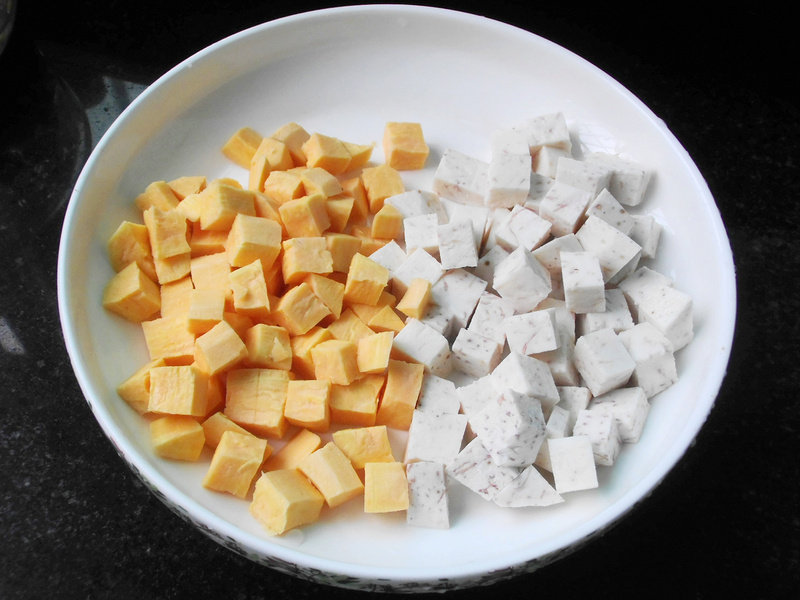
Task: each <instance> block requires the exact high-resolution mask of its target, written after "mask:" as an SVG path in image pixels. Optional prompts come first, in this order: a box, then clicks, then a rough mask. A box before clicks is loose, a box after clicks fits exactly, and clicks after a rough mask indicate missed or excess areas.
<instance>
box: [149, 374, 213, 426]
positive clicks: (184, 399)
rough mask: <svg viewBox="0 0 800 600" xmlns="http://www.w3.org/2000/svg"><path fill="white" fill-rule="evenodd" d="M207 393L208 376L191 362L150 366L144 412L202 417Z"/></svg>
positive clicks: (204, 412) (204, 411)
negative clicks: (146, 401)
mask: <svg viewBox="0 0 800 600" xmlns="http://www.w3.org/2000/svg"><path fill="white" fill-rule="evenodd" d="M207 394H208V376H207V375H205V374H204V373H202V372H201V371H199V370H198V369H196V368H194V367H193V366H191V365H180V366H161V367H153V368H151V369H150V400H149V402H148V404H147V412H151V413H161V414H170V415H187V416H192V417H202V416H204V415H205V414H206V397H207Z"/></svg>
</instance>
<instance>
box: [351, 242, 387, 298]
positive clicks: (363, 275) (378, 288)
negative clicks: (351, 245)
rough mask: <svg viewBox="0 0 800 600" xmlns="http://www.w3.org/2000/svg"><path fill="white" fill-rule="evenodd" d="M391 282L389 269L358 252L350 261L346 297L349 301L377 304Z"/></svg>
mask: <svg viewBox="0 0 800 600" xmlns="http://www.w3.org/2000/svg"><path fill="white" fill-rule="evenodd" d="M387 283H389V269H387V268H386V267H384V266H383V265H381V264H378V263H377V262H375V261H374V260H372V259H370V258H368V257H366V256H364V255H363V254H356V255H355V256H353V259H352V260H351V261H350V269H349V271H348V272H347V283H345V289H344V297H345V300H346V301H347V302H358V303H362V304H377V302H378V299H379V298H380V296H381V292H383V290H384V289H385V288H386V284H387Z"/></svg>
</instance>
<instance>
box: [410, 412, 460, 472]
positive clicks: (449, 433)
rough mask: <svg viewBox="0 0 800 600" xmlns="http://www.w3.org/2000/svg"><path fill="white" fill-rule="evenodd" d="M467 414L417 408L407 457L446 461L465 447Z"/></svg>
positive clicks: (411, 460) (420, 459) (411, 459)
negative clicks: (463, 445) (444, 412)
mask: <svg viewBox="0 0 800 600" xmlns="http://www.w3.org/2000/svg"><path fill="white" fill-rule="evenodd" d="M466 429H467V417H466V415H462V414H460V413H455V414H454V413H447V414H439V413H431V412H426V411H422V410H419V409H414V413H413V416H412V417H411V425H410V426H409V428H408V442H407V443H406V451H405V456H404V458H403V461H404V462H406V463H411V462H417V461H422V460H427V461H433V462H442V463H446V462H448V461H449V460H452V459H453V458H455V456H456V455H457V454H458V453H459V452H460V451H461V443H462V441H463V440H464V432H465V431H466Z"/></svg>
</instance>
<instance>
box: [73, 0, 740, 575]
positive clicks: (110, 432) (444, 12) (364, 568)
mask: <svg viewBox="0 0 800 600" xmlns="http://www.w3.org/2000/svg"><path fill="white" fill-rule="evenodd" d="M387 10H389V11H394V13H396V14H398V15H400V16H408V17H416V18H419V17H422V18H425V17H429V16H431V15H438V16H447V17H449V18H452V19H455V20H464V21H466V22H469V23H472V24H477V23H479V24H480V25H481V26H488V27H494V28H500V29H502V30H504V31H509V32H510V31H516V32H517V33H521V34H523V35H527V36H533V37H535V38H538V40H539V41H540V42H542V43H545V44H548V45H551V47H552V48H553V49H557V50H558V51H559V52H563V53H566V55H567V56H569V58H570V59H571V60H577V61H580V62H582V63H583V64H584V65H585V66H587V67H588V68H590V69H592V70H594V72H595V73H597V74H599V75H601V76H603V77H604V78H605V79H606V81H607V82H608V83H609V84H610V85H612V86H614V87H615V88H616V90H617V91H618V92H621V93H622V94H623V95H625V96H627V97H628V98H629V99H630V100H632V101H633V102H634V103H635V104H636V105H637V106H638V107H639V108H640V110H643V111H645V112H646V113H647V114H649V115H650V116H651V117H652V119H653V121H654V122H655V123H657V124H658V126H659V127H661V128H662V129H663V131H662V133H664V134H665V135H667V136H668V137H669V139H670V140H671V141H672V142H673V144H672V145H673V149H675V150H677V152H678V153H679V154H680V156H681V158H682V160H683V161H684V162H685V163H686V164H687V166H688V167H689V169H690V171H691V172H692V173H693V176H694V177H695V178H696V180H697V184H698V186H699V187H700V189H702V190H703V193H704V194H705V193H707V195H708V198H709V199H710V200H711V203H712V205H713V206H714V208H716V204H715V202H714V201H713V198H712V196H711V192H710V190H709V189H708V186H707V183H706V181H705V180H704V179H703V177H702V175H701V174H700V172H699V170H698V169H697V167H696V165H695V164H694V162H693V161H692V159H691V158H690V156H689V154H688V152H687V151H686V150H685V148H684V147H683V146H682V145H681V144H680V142H678V140H677V139H676V138H675V137H674V135H673V134H672V133H671V132H670V131H669V129H668V128H667V126H666V124H665V123H664V122H663V121H662V120H661V119H659V118H658V117H656V116H655V114H653V113H652V111H651V110H650V109H649V108H648V107H646V106H645V105H644V104H643V103H642V102H641V100H639V99H638V97H636V96H635V95H633V94H632V93H631V92H630V91H629V90H627V89H626V88H624V87H623V86H622V85H621V84H619V83H618V82H617V81H616V80H614V79H613V78H611V77H610V76H609V75H607V74H606V73H605V72H604V71H602V70H600V69H599V68H598V67H596V66H594V65H593V64H591V63H589V62H588V61H586V60H585V59H583V58H582V57H580V56H579V55H577V54H575V53H573V52H572V51H570V50H568V49H566V48H563V47H561V46H559V45H557V44H555V43H554V42H551V41H549V40H547V39H545V38H542V37H541V36H539V35H537V34H535V33H532V32H530V31H527V30H524V29H521V28H519V27H517V26H515V25H511V24H508V23H504V22H501V21H498V20H495V19H492V18H488V17H483V16H480V15H477V14H473V13H469V12H464V11H458V10H453V9H447V8H438V7H432V6H417V5H395V4H372V5H351V6H340V7H332V8H325V9H318V10H310V11H307V12H303V13H299V14H295V15H289V16H286V17H281V18H278V19H275V20H272V21H268V22H265V23H261V24H258V25H255V26H252V27H248V28H246V29H243V30H241V31H239V32H237V33H234V34H232V35H230V36H227V37H225V38H222V39H220V40H219V41H217V42H215V43H213V44H211V45H209V46H207V47H206V48H204V49H202V50H200V51H198V52H196V53H195V54H193V55H192V56H190V57H188V58H186V59H185V60H183V61H181V62H180V63H179V64H177V65H176V66H174V67H173V68H171V69H170V70H168V71H167V72H166V73H164V74H163V75H162V76H161V77H159V78H158V79H157V80H156V81H155V82H154V83H153V84H152V85H150V86H148V88H147V89H145V90H144V91H143V92H142V93H141V94H140V95H139V96H138V97H137V98H135V99H134V100H133V101H132V102H131V104H130V105H129V106H128V107H126V109H125V110H124V111H122V113H121V114H120V115H119V117H118V118H117V119H116V120H115V121H114V122H113V123H112V125H111V126H110V127H109V129H108V131H107V132H106V133H105V134H104V135H103V136H102V138H101V139H100V141H99V142H98V144H97V146H96V147H95V148H94V149H93V151H92V153H91V155H90V156H89V158H88V160H87V161H86V163H85V165H84V167H83V169H82V170H81V173H80V175H79V177H78V179H77V181H76V184H75V186H74V189H73V192H72V194H71V197H70V199H69V203H68V205H67V209H66V213H65V217H64V224H63V227H62V235H61V240H60V244H59V252H58V266H57V288H58V293H57V299H58V307H59V315H60V321H61V328H62V335H63V338H64V342H65V345H66V349H67V352H68V355H69V357H70V361H71V364H72V367H73V370H74V372H75V376H76V379H77V380H78V383H79V385H80V388H81V390H82V393H83V395H84V397H85V399H86V401H87V403H88V404H89V406H90V408H91V410H92V412H93V414H94V416H95V419H96V420H97V422H98V423H99V425H100V426H101V428H102V429H103V431H104V433H105V435H106V437H107V438H108V439H109V440H110V441H111V442H112V444H113V446H114V447H115V449H116V451H117V452H118V453H119V454H120V456H121V457H122V458H123V459H124V460H125V461H126V462H127V463H128V465H129V466H130V467H131V469H132V470H133V471H134V472H135V473H136V475H137V476H138V477H139V478H140V479H141V480H142V481H144V482H145V483H146V484H147V485H148V487H149V488H150V489H151V490H152V491H153V492H154V493H156V495H157V496H158V497H159V498H160V499H161V500H162V501H164V502H165V503H166V504H167V505H168V506H170V508H172V509H173V510H175V511H176V512H178V513H179V514H181V516H183V517H184V518H187V519H189V520H190V521H192V522H193V523H194V524H195V525H196V526H198V527H199V528H200V529H201V530H203V531H204V532H205V533H207V534H208V535H210V536H212V537H214V538H215V539H216V540H217V541H218V542H220V543H223V544H224V545H226V546H228V547H231V548H232V549H234V550H236V551H237V552H239V553H240V554H244V555H246V556H248V557H249V558H251V559H254V560H257V561H259V562H266V563H267V564H268V565H269V566H271V567H273V568H276V569H278V570H281V571H284V572H289V573H294V574H297V572H298V570H300V571H302V572H304V573H305V574H306V575H307V576H310V577H312V578H314V579H316V580H318V581H322V582H324V583H333V584H335V585H345V586H347V587H353V586H354V587H362V586H363V585H371V586H388V587H390V588H392V589H399V588H401V587H402V586H404V585H405V586H409V587H415V586H420V585H421V586H425V589H430V587H431V586H437V585H444V586H445V587H452V586H453V585H458V586H460V585H462V584H463V585H467V584H470V585H471V584H474V583H475V582H480V581H489V580H492V581H493V580H495V579H497V578H499V577H503V576H510V575H513V574H515V573H517V572H519V571H521V570H522V571H527V570H530V569H531V568H533V567H535V566H540V565H541V564H546V563H548V562H551V561H552V560H554V559H555V558H558V557H559V556H561V555H562V554H563V553H565V552H571V551H573V550H575V549H576V548H577V547H579V546H580V545H582V544H583V543H585V542H586V541H588V540H589V539H591V538H592V537H593V536H594V535H596V534H597V533H598V532H602V531H605V530H607V529H608V528H609V527H612V526H613V525H615V524H617V523H618V522H619V521H620V519H621V517H622V516H624V515H625V514H627V513H628V512H630V511H631V510H632V509H633V508H634V507H636V506H637V505H638V504H639V503H640V502H641V501H643V500H644V499H646V498H647V497H648V496H649V495H650V494H652V493H653V491H654V490H655V489H656V488H657V487H658V486H659V484H660V483H661V482H662V481H663V479H664V478H665V477H666V475H667V474H668V473H669V472H670V471H671V470H672V469H673V467H674V466H675V464H676V463H677V462H678V461H679V460H680V458H681V457H682V456H683V455H684V454H685V453H686V451H687V450H688V449H689V447H690V446H691V445H692V443H693V441H694V439H695V438H696V436H697V434H698V433H699V431H700V429H701V428H702V426H703V424H704V423H705V421H706V419H707V418H708V416H709V414H710V412H711V410H712V408H713V406H714V403H715V400H716V396H717V395H718V393H719V390H720V388H721V386H722V382H723V379H724V376H725V369H726V366H727V363H728V361H729V358H730V351H731V346H732V342H733V334H734V328H735V320H736V282H735V270H734V266H733V257H732V253H731V252H730V241H729V240H728V239H727V235H726V234H725V227H724V224H723V223H722V219H721V216H720V215H719V212H718V209H717V212H716V215H715V216H717V217H719V227H720V229H719V230H718V231H716V232H715V233H716V235H718V236H722V237H723V238H724V240H723V241H725V242H727V249H728V256H729V257H730V264H729V265H728V268H727V269H726V272H727V271H729V274H730V279H729V281H728V283H729V286H730V287H729V289H727V290H725V292H726V293H727V294H728V300H729V301H728V302H727V303H726V304H725V307H726V310H727V314H726V315H725V323H726V326H727V327H726V332H725V333H726V339H724V340H721V341H723V342H724V343H725V346H726V348H727V351H725V352H723V353H722V354H717V355H715V358H714V363H713V366H712V367H711V368H710V373H711V374H713V377H712V378H711V379H710V380H709V387H710V388H713V390H715V393H714V394H713V395H712V396H711V397H710V398H709V399H708V401H707V402H705V403H701V404H699V405H698V406H696V407H695V409H694V410H693V411H692V414H691V416H690V418H688V419H687V427H686V428H685V429H684V431H683V432H682V438H680V440H679V443H676V444H675V445H674V446H673V447H672V448H673V449H675V452H674V453H673V455H672V456H671V457H670V458H669V459H668V460H662V461H661V462H659V463H658V467H659V468H657V469H654V470H653V471H651V472H649V473H648V476H647V478H645V479H642V480H640V481H639V482H638V483H637V484H636V485H635V486H634V487H633V488H631V489H630V490H629V491H628V492H627V493H626V494H625V495H624V496H623V497H622V498H621V499H620V500H619V501H618V502H616V503H615V504H614V505H612V506H611V507H609V508H607V509H606V510H604V511H602V512H600V513H599V514H597V515H595V516H594V517H593V518H592V519H590V520H588V521H587V522H585V523H584V524H583V525H582V526H580V527H577V528H576V529H575V530H574V531H572V532H570V535H568V536H565V538H564V539H561V538H559V542H558V543H555V542H554V543H553V544H552V547H551V548H549V550H547V551H545V552H544V553H543V554H542V555H539V556H535V557H531V558H530V560H528V561H521V562H519V563H518V564H513V565H509V564H508V562H507V561H504V562H503V564H493V563H492V562H491V561H488V560H487V562H486V563H482V564H481V565H474V564H466V565H459V566H458V567H451V568H449V569H448V570H447V573H446V576H445V577H444V579H443V577H442V574H441V570H440V569H439V570H437V571H434V570H433V569H428V570H426V569H418V568H414V569H407V570H405V569H400V570H398V569H391V568H384V567H376V566H371V565H359V564H352V563H340V562H336V561H332V560H329V559H327V558H324V557H317V556H312V555H309V554H306V553H304V552H302V551H299V550H296V549H294V548H292V547H287V546H281V545H275V544H271V543H270V542H269V541H268V540H267V541H265V540H263V539H261V538H258V537H256V536H253V535H251V534H249V533H248V532H246V531H243V530H241V529H239V528H238V527H236V526H235V525H233V524H232V523H229V522H228V521H226V520H225V519H222V518H220V517H219V516H217V515H216V514H214V513H213V512H212V511H210V510H208V509H207V508H205V507H203V506H202V505H200V504H199V503H198V502H196V501H195V500H193V499H192V498H190V497H187V496H185V495H184V494H183V492H181V491H180V490H179V489H177V488H176V487H175V486H174V484H172V483H171V482H170V481H169V480H168V479H167V478H165V477H163V476H162V475H161V474H160V473H159V472H158V471H157V470H156V469H153V468H149V465H148V460H147V458H146V457H144V456H142V455H140V454H139V452H138V451H137V450H136V449H135V448H134V447H133V446H132V445H131V443H129V441H128V440H127V438H126V435H125V433H124V432H122V431H121V430H120V428H119V427H118V425H116V424H115V422H114V417H113V415H111V414H110V412H109V410H108V409H107V408H106V407H105V406H104V404H103V402H101V401H98V400H97V398H96V393H95V389H94V386H93V384H92V381H91V377H90V375H89V373H88V372H87V368H86V365H85V364H84V360H83V357H82V356H81V354H80V348H79V342H78V335H79V334H78V330H77V329H76V324H75V322H74V315H75V313H76V310H77V307H75V306H73V302H72V299H71V298H70V296H69V294H68V293H67V290H68V288H69V282H68V278H67V277H68V272H69V265H70V257H71V255H72V246H73V243H74V240H75V237H76V236H79V235H80V234H79V232H78V228H79V223H77V222H76V220H75V219H76V217H75V214H76V212H77V206H78V203H79V202H80V199H81V194H82V190H83V188H84V186H85V184H86V182H87V180H88V179H89V178H90V177H91V175H92V171H93V169H94V166H95V163H96V161H97V160H98V157H99V156H100V155H101V154H102V153H103V151H104V149H105V148H106V146H107V145H108V144H109V143H110V140H111V139H112V138H113V137H114V133H115V132H116V131H117V130H118V129H119V128H120V127H121V126H122V124H123V123H124V122H125V121H126V119H127V118H128V116H129V115H130V114H131V113H132V112H134V111H135V110H136V109H137V108H138V107H139V106H140V105H142V104H143V103H145V102H148V99H149V98H150V97H151V96H152V95H155V94H156V93H157V92H158V90H159V89H160V88H161V87H162V86H163V85H165V83H166V82H168V81H169V80H170V79H172V77H173V76H174V75H175V74H176V73H178V72H180V71H181V70H184V69H186V68H187V67H189V66H191V64H192V63H194V62H196V61H198V60H202V59H203V58H204V57H206V56H207V55H209V54H212V53H214V52H215V51H216V50H217V49H218V48H220V47H222V46H225V45H229V44H236V43H238V42H240V41H241V40H244V39H246V38H247V37H249V36H252V35H262V34H263V32H265V31H269V30H270V29H272V28H276V27H282V26H283V25H285V24H286V23H290V22H295V23H297V22H300V21H303V20H315V19H320V18H323V19H324V18H326V17H328V16H330V15H340V16H341V15H347V14H348V13H352V14H358V13H379V12H386V11H387ZM726 258H727V257H726ZM689 425H691V426H689ZM631 499H632V500H631ZM284 563H285V564H284ZM331 578H332V579H331Z"/></svg>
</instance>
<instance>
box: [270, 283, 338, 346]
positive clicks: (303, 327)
mask: <svg viewBox="0 0 800 600" xmlns="http://www.w3.org/2000/svg"><path fill="white" fill-rule="evenodd" d="M329 314H331V311H330V310H328V307H327V306H325V304H324V303H323V302H322V300H320V299H319V298H318V297H317V295H316V294H314V291H313V290H312V289H311V286H310V285H308V284H307V283H301V284H299V285H296V286H294V287H293V288H290V289H289V290H288V291H287V292H286V293H285V294H284V295H283V296H281V298H280V300H278V303H277V305H276V306H275V308H274V310H273V311H272V318H273V319H274V320H275V321H276V322H277V323H278V324H279V325H280V326H281V327H284V328H285V329H286V330H287V331H288V332H289V334H290V335H302V334H304V333H306V332H308V331H309V330H310V329H311V328H312V327H314V326H315V325H317V324H318V323H319V322H320V321H321V320H322V319H324V318H325V317H327V316H328V315H329Z"/></svg>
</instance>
